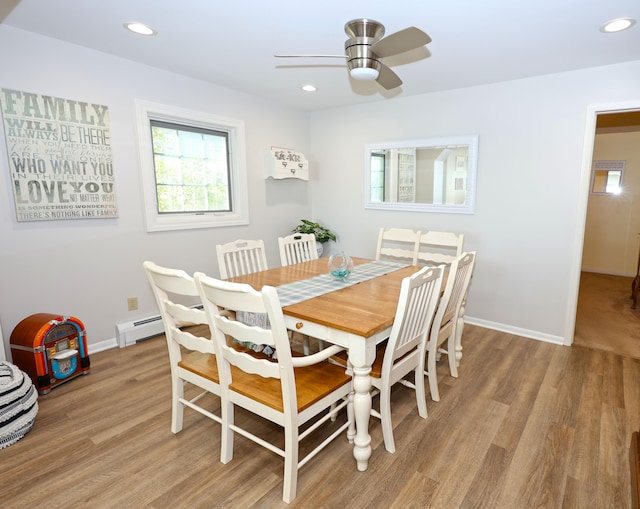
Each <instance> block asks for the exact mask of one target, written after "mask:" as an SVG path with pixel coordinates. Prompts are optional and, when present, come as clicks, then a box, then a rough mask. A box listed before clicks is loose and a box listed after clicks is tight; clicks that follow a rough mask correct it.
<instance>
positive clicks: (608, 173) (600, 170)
mask: <svg viewBox="0 0 640 509" xmlns="http://www.w3.org/2000/svg"><path fill="white" fill-rule="evenodd" d="M625 164H626V161H594V162H593V177H592V179H591V193H592V194H620V193H621V192H622V176H623V174H624V167H625Z"/></svg>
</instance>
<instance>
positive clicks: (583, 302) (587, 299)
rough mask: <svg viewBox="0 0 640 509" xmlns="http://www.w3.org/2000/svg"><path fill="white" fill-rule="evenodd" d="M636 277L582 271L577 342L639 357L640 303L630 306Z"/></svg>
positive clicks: (575, 342)
mask: <svg viewBox="0 0 640 509" xmlns="http://www.w3.org/2000/svg"><path fill="white" fill-rule="evenodd" d="M632 281H633V278H631V277H623V276H611V275H608V274H596V273H593V272H582V274H581V276H580V292H579V296H578V311H577V317H576V329H575V336H574V344H575V345H580V346H586V347H589V348H596V349H599V350H607V351H611V352H615V353H619V354H622V355H627V356H630V357H635V358H637V359H640V305H638V306H637V308H636V309H631V299H630V298H629V297H630V296H631V282H632Z"/></svg>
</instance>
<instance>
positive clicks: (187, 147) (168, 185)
mask: <svg viewBox="0 0 640 509" xmlns="http://www.w3.org/2000/svg"><path fill="white" fill-rule="evenodd" d="M151 137H152V141H153V159H154V167H155V178H156V194H157V200H158V213H160V214H162V213H177V212H187V213H198V212H226V211H230V210H231V206H232V204H231V189H230V186H231V183H230V178H229V175H230V171H229V139H228V134H227V133H226V132H221V131H215V130H211V129H203V128H199V127H194V126H186V125H178V124H171V123H168V122H160V121H155V120H152V121H151Z"/></svg>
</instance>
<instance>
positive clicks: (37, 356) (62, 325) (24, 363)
mask: <svg viewBox="0 0 640 509" xmlns="http://www.w3.org/2000/svg"><path fill="white" fill-rule="evenodd" d="M10 342H11V356H12V357H13V362H14V364H15V365H16V366H18V367H19V368H20V369H22V370H23V371H25V372H26V373H27V374H28V375H29V376H30V377H31V380H33V383H34V385H35V386H36V388H37V389H38V393H40V394H47V393H48V392H49V391H50V390H51V388H52V387H55V386H56V385H59V384H61V383H63V382H66V381H68V380H71V379H72V378H75V377H76V376H78V375H84V374H88V373H89V369H90V362H89V352H88V351H87V340H86V335H85V330H84V325H83V324H82V322H81V321H80V320H78V319H77V318H75V317H73V316H60V315H52V314H48V313H37V314H35V315H31V316H28V317H27V318H25V319H24V320H22V321H21V322H20V323H19V324H18V325H16V327H15V329H13V332H12V333H11V340H10Z"/></svg>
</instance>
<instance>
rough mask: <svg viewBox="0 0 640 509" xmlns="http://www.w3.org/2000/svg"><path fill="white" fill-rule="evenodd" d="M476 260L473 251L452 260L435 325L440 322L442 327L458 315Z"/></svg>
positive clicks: (439, 324)
mask: <svg viewBox="0 0 640 509" xmlns="http://www.w3.org/2000/svg"><path fill="white" fill-rule="evenodd" d="M475 260H476V253H475V251H472V252H470V253H463V254H462V255H460V256H459V257H457V258H455V259H454V260H453V262H451V266H450V268H449V274H448V276H447V284H446V285H445V288H444V292H443V295H442V298H441V299H440V305H439V306H438V311H437V312H436V317H435V320H434V325H435V324H438V326H439V327H440V328H442V327H443V326H445V325H446V324H447V323H448V322H450V321H451V320H452V319H455V318H456V317H457V316H458V312H459V311H460V306H461V305H462V301H463V299H464V297H465V294H466V292H467V288H468V286H469V282H470V281H471V275H472V274H473V267H474V265H475Z"/></svg>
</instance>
